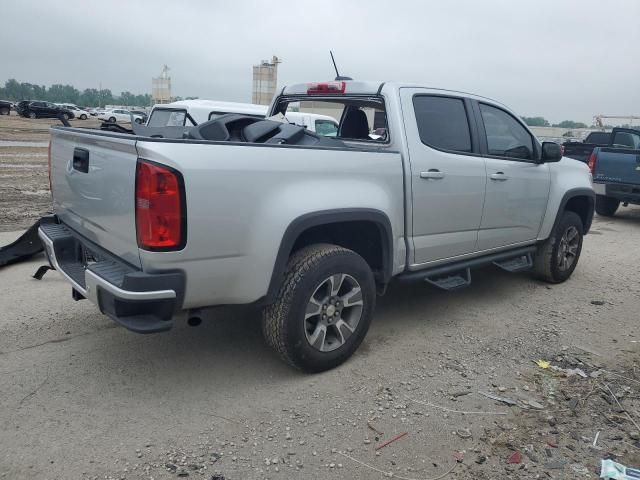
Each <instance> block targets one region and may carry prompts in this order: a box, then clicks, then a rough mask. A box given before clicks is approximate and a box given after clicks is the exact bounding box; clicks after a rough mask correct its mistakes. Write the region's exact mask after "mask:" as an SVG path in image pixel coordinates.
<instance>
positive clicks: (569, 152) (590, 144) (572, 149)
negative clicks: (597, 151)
mask: <svg viewBox="0 0 640 480" xmlns="http://www.w3.org/2000/svg"><path fill="white" fill-rule="evenodd" d="M611 138H612V132H591V133H589V135H587V137H586V138H585V139H584V142H571V141H569V142H564V143H563V144H562V149H563V150H562V151H563V155H564V156H565V157H569V158H573V159H574V160H579V161H581V162H584V163H587V162H588V161H589V156H590V155H591V152H592V151H593V149H594V148H596V147H606V146H610V143H611Z"/></svg>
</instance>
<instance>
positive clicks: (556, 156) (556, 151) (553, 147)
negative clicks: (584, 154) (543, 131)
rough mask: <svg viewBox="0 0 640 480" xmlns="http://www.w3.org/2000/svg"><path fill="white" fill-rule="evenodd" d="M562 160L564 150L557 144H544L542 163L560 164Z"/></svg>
mask: <svg viewBox="0 0 640 480" xmlns="http://www.w3.org/2000/svg"><path fill="white" fill-rule="evenodd" d="M560 160H562V149H561V148H560V145H558V144H557V143H556V142H542V158H541V159H540V161H541V163H548V162H559V161H560Z"/></svg>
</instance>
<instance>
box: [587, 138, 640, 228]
mask: <svg viewBox="0 0 640 480" xmlns="http://www.w3.org/2000/svg"><path fill="white" fill-rule="evenodd" d="M589 168H590V169H591V173H592V175H593V182H594V184H593V188H594V190H595V192H596V212H597V213H598V215H602V216H605V217H612V216H613V215H615V213H616V211H617V210H618V207H619V206H620V203H623V204H624V205H625V206H627V205H629V204H630V203H631V204H635V205H640V130H633V129H627V128H614V129H613V132H611V139H610V141H609V145H607V146H605V147H595V148H594V149H593V150H592V151H591V154H590V155H589Z"/></svg>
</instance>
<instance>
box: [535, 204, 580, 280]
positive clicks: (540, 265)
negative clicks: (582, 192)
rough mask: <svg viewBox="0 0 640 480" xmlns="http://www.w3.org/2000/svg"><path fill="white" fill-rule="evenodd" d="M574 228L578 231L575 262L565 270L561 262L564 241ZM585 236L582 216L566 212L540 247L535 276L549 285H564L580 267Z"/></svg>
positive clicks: (536, 258) (536, 259)
mask: <svg viewBox="0 0 640 480" xmlns="http://www.w3.org/2000/svg"><path fill="white" fill-rule="evenodd" d="M572 228H573V229H575V230H576V231H577V244H576V249H575V255H574V258H573V261H572V263H571V264H570V265H569V266H568V267H567V268H565V267H564V266H563V265H561V261H560V256H561V255H562V254H563V247H562V240H563V238H565V235H566V234H568V232H570V231H572V230H571V229H572ZM583 235H584V227H583V225H582V220H581V219H580V216H579V215H578V214H577V213H575V212H564V213H563V214H562V217H561V218H560V221H559V222H558V224H557V225H556V227H555V228H554V229H553V231H552V232H551V235H550V236H549V238H548V239H547V240H545V241H544V243H543V244H542V245H540V246H539V247H538V252H537V253H536V256H535V258H534V261H533V272H534V276H535V277H536V278H538V279H540V280H543V281H545V282H548V283H562V282H564V281H565V280H567V279H568V278H569V277H570V276H571V274H572V273H573V271H574V270H575V268H576V265H578V260H579V259H580V253H581V252H582V239H583ZM564 252H566V250H564Z"/></svg>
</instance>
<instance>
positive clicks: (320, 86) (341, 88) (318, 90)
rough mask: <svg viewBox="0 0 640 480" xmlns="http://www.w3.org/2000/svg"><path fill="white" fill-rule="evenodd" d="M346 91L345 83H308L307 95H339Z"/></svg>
mask: <svg viewBox="0 0 640 480" xmlns="http://www.w3.org/2000/svg"><path fill="white" fill-rule="evenodd" d="M346 89H347V82H317V83H310V84H309V86H308V87H307V94H311V95H313V94H327V93H328V94H340V93H344V92H345V90H346Z"/></svg>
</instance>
